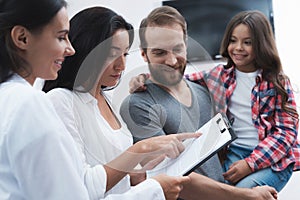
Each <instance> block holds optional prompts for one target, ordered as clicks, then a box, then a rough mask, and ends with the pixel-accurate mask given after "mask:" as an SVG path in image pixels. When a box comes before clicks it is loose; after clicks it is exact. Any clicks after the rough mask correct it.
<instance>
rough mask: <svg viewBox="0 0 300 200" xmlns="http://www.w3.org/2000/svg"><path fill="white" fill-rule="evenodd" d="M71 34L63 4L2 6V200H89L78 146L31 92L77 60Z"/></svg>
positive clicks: (54, 0)
mask: <svg viewBox="0 0 300 200" xmlns="http://www.w3.org/2000/svg"><path fill="white" fill-rule="evenodd" d="M68 31H69V19H68V15H67V11H66V2H65V1H64V0H27V1H24V0H2V1H0V47H1V48H0V113H1V120H0V177H1V178H0V199H28V200H29V199H30V200H41V199H88V193H87V190H86V188H85V186H84V184H83V180H82V171H83V164H82V162H81V160H80V155H79V153H78V151H77V149H76V148H74V145H75V143H74V142H73V141H72V137H71V136H70V134H69V133H68V134H66V133H67V130H66V128H65V127H64V125H63V124H62V123H61V122H60V121H59V117H58V116H57V114H56V112H55V110H54V108H53V107H52V106H51V102H50V101H49V100H48V99H47V98H46V96H45V94H44V93H43V92H41V91H37V90H35V89H34V88H33V87H32V84H33V82H34V81H35V79H36V78H37V77H41V78H43V79H55V78H56V77H57V71H58V70H59V69H60V68H61V63H62V62H63V60H64V58H65V57H66V56H70V55H73V54H74V49H73V47H72V46H71V44H70V42H69V39H68Z"/></svg>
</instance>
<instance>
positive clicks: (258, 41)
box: [187, 11, 300, 191]
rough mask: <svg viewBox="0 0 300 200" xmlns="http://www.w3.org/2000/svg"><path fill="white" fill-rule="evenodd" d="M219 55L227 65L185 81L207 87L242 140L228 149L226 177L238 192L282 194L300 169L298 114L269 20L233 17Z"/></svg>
mask: <svg viewBox="0 0 300 200" xmlns="http://www.w3.org/2000/svg"><path fill="white" fill-rule="evenodd" d="M221 54H222V56H223V57H224V58H227V64H226V65H219V66H217V67H215V68H213V69H211V70H209V71H206V72H197V73H194V74H191V75H187V78H188V79H190V80H192V81H195V82H198V83H200V84H203V85H205V86H206V87H207V88H208V90H209V91H210V92H211V94H212V95H213V97H214V100H215V109H216V111H217V112H222V113H226V114H227V116H228V118H229V119H231V121H232V127H233V129H234V131H235V133H236V135H237V136H238V139H237V140H236V141H235V142H233V143H232V144H231V145H230V146H229V148H228V152H227V159H226V160H225V163H224V169H225V171H226V172H225V173H224V178H225V179H226V180H228V181H229V182H230V183H232V184H235V185H236V186H238V187H254V186H256V185H270V186H273V187H275V188H276V189H277V191H280V190H281V189H282V188H283V187H284V186H285V184H286V183H287V182H288V180H289V178H290V177H291V175H292V171H293V169H294V170H299V169H300V165H299V164H300V162H299V148H297V146H298V141H297V129H298V113H297V110H296V103H295V99H294V95H293V92H292V88H291V85H290V82H289V79H288V77H287V76H286V75H285V74H283V71H282V66H281V62H280V58H279V56H278V52H277V49H276V45H275V40H274V36H273V32H272V28H271V25H270V23H269V21H268V20H267V18H266V17H265V16H264V15H263V14H262V13H261V12H259V11H243V12H240V13H238V14H237V15H235V16H234V17H233V18H232V19H231V21H230V22H229V24H228V25H227V28H226V31H225V35H224V37H223V40H222V43H221Z"/></svg>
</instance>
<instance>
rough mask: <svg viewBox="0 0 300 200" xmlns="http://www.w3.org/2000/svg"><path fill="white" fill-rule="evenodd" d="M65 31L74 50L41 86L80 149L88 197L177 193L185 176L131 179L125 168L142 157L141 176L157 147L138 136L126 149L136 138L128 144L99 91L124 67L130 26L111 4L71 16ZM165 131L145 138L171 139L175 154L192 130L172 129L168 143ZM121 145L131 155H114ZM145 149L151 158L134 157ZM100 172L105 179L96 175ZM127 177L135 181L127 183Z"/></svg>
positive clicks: (129, 137)
mask: <svg viewBox="0 0 300 200" xmlns="http://www.w3.org/2000/svg"><path fill="white" fill-rule="evenodd" d="M69 37H70V41H71V42H72V44H73V46H74V48H75V49H76V52H77V53H76V54H75V55H74V56H72V57H69V58H68V59H66V61H65V62H64V63H63V67H62V70H61V71H60V72H59V73H58V78H57V79H56V80H55V81H46V82H45V85H44V91H49V92H48V93H47V95H48V97H49V98H50V100H51V101H52V102H53V105H54V106H55V108H56V111H57V113H58V114H59V116H60V117H61V120H62V122H63V123H64V124H65V126H66V127H67V129H68V130H69V132H70V133H71V134H72V136H73V138H74V140H75V141H76V142H77V146H78V147H79V149H80V151H81V152H82V155H83V157H84V161H85V163H86V166H87V167H86V171H85V174H84V176H85V184H86V186H87V188H88V191H89V195H90V198H91V199H98V198H99V197H100V198H103V197H106V196H111V195H112V196H115V197H119V198H122V199H125V198H126V197H128V199H134V198H136V197H137V196H138V199H141V198H143V199H149V200H150V199H164V198H166V199H176V198H177V197H178V195H179V191H180V190H181V189H182V184H183V183H185V182H187V181H189V178H187V177H169V176H166V175H159V176H156V177H154V178H153V179H147V180H145V181H143V182H142V183H139V181H137V180H136V177H137V176H134V177H135V178H133V176H132V177H131V178H133V179H135V180H132V179H131V180H130V176H129V175H128V174H130V172H132V171H134V170H133V168H134V167H135V166H137V164H138V163H140V161H143V163H144V164H145V163H147V164H146V165H145V168H142V169H141V170H139V172H141V173H139V174H141V175H142V176H143V177H144V175H145V174H144V172H145V169H147V167H151V166H152V165H153V164H155V163H157V162H159V161H161V159H162V158H163V157H164V155H163V154H161V153H162V152H161V151H160V150H158V149H156V151H154V150H155V149H153V147H151V148H149V147H150V146H149V147H146V148H145V146H144V144H143V142H141V143H140V144H138V143H137V147H141V148H139V149H138V150H136V151H133V150H131V149H132V148H133V147H135V149H137V147H136V144H135V145H134V146H132V135H131V134H130V132H129V131H128V129H127V128H126V125H124V124H123V122H122V121H121V120H120V119H121V118H120V117H119V115H118V112H116V111H115V110H114V109H113V107H112V106H111V102H110V98H109V97H108V96H107V95H106V94H105V92H104V91H105V90H107V89H109V88H113V87H115V86H116V85H117V84H118V82H119V80H120V77H121V74H122V71H123V70H124V69H125V60H126V56H127V55H128V51H129V48H130V46H131V44H132V42H133V27H132V26H131V25H130V24H129V23H127V22H126V21H125V20H124V19H123V18H122V17H121V16H119V15H117V14H116V13H115V12H113V11H112V10H110V9H107V8H104V7H92V8H87V9H85V10H83V11H81V12H79V13H78V14H76V15H75V16H74V17H73V18H72V19H71V21H70V32H69ZM166 137H168V136H164V137H159V138H151V139H150V140H148V141H146V143H148V144H155V143H157V144H158V143H159V141H160V142H161V143H162V144H164V145H166V146H167V145H171V146H172V143H173V142H175V151H177V150H178V152H177V153H175V154H174V151H173V153H172V154H170V155H168V156H171V157H175V156H177V155H178V153H179V152H181V151H182V150H183V149H182V147H183V146H182V144H181V143H180V142H179V141H180V140H182V139H183V137H184V138H187V137H197V135H195V134H193V133H192V134H186V135H185V134H181V136H180V137H179V138H178V137H176V136H175V135H173V136H172V137H173V141H172V142H171V143H170V140H169V139H168V140H167V139H166ZM173 144H174V143H173ZM141 145H142V146H141ZM128 148H129V150H127V149H128ZM124 151H127V152H129V153H131V155H128V157H126V158H124V159H123V160H120V159H119V160H113V159H115V158H116V157H118V156H119V155H121V154H122V153H123V152H124ZM145 153H146V155H148V156H145V155H144V154H145ZM151 153H152V154H151ZM149 155H152V156H153V157H154V158H155V159H154V160H151V159H150V160H151V161H150V162H147V161H146V160H141V159H140V160H138V159H137V158H138V157H143V158H144V157H149ZM162 155H163V156H162ZM137 161H139V162H137ZM135 174H137V173H135ZM105 176H106V179H107V181H106V182H104V181H100V180H101V178H102V179H103V177H105ZM138 178H140V177H138ZM130 181H132V182H135V184H137V183H139V184H137V185H136V186H135V187H132V188H131V184H130ZM158 183H159V184H158ZM124 194H126V195H127V196H125V195H124ZM126 199H127V198H126Z"/></svg>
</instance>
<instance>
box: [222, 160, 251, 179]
mask: <svg viewBox="0 0 300 200" xmlns="http://www.w3.org/2000/svg"><path fill="white" fill-rule="evenodd" d="M251 172H252V171H251V168H250V166H249V165H248V163H247V162H246V161H245V160H239V161H236V162H234V163H233V164H232V165H231V166H230V167H229V170H228V171H227V172H225V173H224V174H223V176H224V178H225V180H227V181H229V182H231V183H234V184H236V183H237V182H238V181H240V180H241V179H242V178H244V177H245V176H247V175H248V174H251Z"/></svg>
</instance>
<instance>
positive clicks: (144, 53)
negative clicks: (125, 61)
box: [141, 49, 148, 62]
mask: <svg viewBox="0 0 300 200" xmlns="http://www.w3.org/2000/svg"><path fill="white" fill-rule="evenodd" d="M141 55H142V57H143V59H144V61H145V62H148V57H147V53H146V52H145V50H144V49H141Z"/></svg>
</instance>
